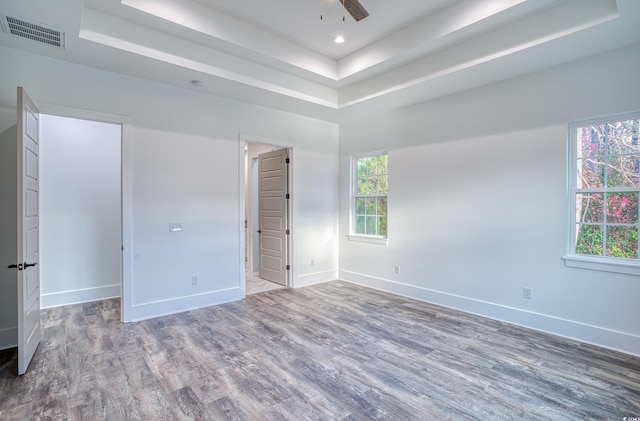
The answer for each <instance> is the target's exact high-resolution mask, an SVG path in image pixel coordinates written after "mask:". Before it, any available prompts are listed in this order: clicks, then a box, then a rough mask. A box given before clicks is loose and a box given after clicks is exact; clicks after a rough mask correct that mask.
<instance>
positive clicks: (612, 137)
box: [607, 120, 640, 155]
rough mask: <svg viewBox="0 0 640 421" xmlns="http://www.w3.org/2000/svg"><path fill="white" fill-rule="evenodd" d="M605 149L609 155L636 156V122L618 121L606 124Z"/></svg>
mask: <svg viewBox="0 0 640 421" xmlns="http://www.w3.org/2000/svg"><path fill="white" fill-rule="evenodd" d="M607 130H608V131H607V136H608V137H607V148H608V152H609V155H620V154H637V153H639V152H640V149H639V148H638V120H626V121H618V122H615V123H609V124H607Z"/></svg>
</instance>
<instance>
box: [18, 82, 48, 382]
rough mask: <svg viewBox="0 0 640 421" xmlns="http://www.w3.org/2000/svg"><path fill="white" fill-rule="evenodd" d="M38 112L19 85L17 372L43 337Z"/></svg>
mask: <svg viewBox="0 0 640 421" xmlns="http://www.w3.org/2000/svg"><path fill="white" fill-rule="evenodd" d="M39 118H40V115H39V112H38V109H37V107H36V106H35V104H34V103H33V101H31V99H30V98H29V96H28V95H27V93H26V92H25V91H24V89H23V88H20V87H19V88H18V158H17V159H18V162H17V163H18V209H17V218H18V244H17V248H18V262H17V263H16V269H17V278H18V374H19V375H22V374H24V373H25V372H26V371H27V368H28V367H29V363H30V362H31V359H32V358H33V354H35V352H36V348H38V344H39V343H40V340H41V339H42V332H41V331H40V268H39V267H38V260H39V258H38V250H39V247H38V226H39V205H38V197H39V187H38V186H39V182H38V151H39Z"/></svg>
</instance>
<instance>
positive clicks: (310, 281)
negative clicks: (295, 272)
mask: <svg viewBox="0 0 640 421" xmlns="http://www.w3.org/2000/svg"><path fill="white" fill-rule="evenodd" d="M336 279H338V270H337V269H336V270H326V271H323V272H313V273H307V274H304V275H300V276H298V278H297V279H296V288H302V287H308V286H311V285H316V284H323V283H325V282H330V281H335V280H336Z"/></svg>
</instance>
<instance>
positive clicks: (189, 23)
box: [121, 0, 337, 81]
mask: <svg viewBox="0 0 640 421" xmlns="http://www.w3.org/2000/svg"><path fill="white" fill-rule="evenodd" d="M121 3H122V4H123V5H125V6H128V7H131V8H134V9H137V10H139V11H141V12H144V13H147V14H149V15H152V16H155V17H158V18H160V19H164V20H166V21H169V22H172V23H174V24H177V25H180V26H183V27H185V28H187V29H190V30H192V31H196V32H199V33H201V34H204V35H207V36H209V37H212V38H215V39H217V40H220V41H224V42H227V43H230V44H233V45H235V46H236V47H241V48H244V49H247V50H249V51H252V52H253V53H254V54H255V53H258V54H263V55H267V56H270V57H272V58H276V59H277V60H280V61H282V62H284V63H287V64H289V65H292V66H295V67H298V68H300V69H304V70H306V71H309V72H312V73H315V74H318V75H320V76H323V77H326V78H328V79H330V80H334V81H335V80H336V79H337V63H336V61H335V60H333V59H330V58H328V57H325V56H323V55H322V54H318V53H316V52H313V51H311V50H309V49H307V48H304V47H302V46H300V45H298V44H295V43H293V42H290V41H288V40H286V39H284V38H282V37H279V36H277V35H275V34H271V33H268V32H266V31H263V30H261V29H259V28H257V27H255V26H253V25H249V24H247V23H245V22H243V21H240V20H238V19H235V18H233V17H231V16H229V15H226V14H224V13H221V12H218V11H215V10H213V9H211V8H209V7H206V6H204V5H202V4H201V3H198V2H196V1H191V0H180V1H176V0H153V1H151V0H121Z"/></svg>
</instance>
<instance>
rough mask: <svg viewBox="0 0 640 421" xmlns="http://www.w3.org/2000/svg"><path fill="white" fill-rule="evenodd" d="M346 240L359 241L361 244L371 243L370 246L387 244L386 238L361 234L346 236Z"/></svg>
mask: <svg viewBox="0 0 640 421" xmlns="http://www.w3.org/2000/svg"><path fill="white" fill-rule="evenodd" d="M347 239H348V240H349V241H359V242H361V243H371V244H382V245H387V244H389V239H388V238H387V237H376V236H373V235H363V234H347Z"/></svg>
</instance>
